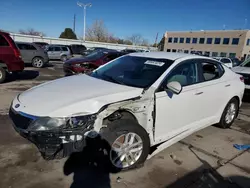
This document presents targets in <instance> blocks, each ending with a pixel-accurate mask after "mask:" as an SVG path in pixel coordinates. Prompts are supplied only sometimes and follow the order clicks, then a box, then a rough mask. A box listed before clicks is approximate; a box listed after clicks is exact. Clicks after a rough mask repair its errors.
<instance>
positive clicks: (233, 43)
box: [232, 38, 240, 45]
mask: <svg viewBox="0 0 250 188" xmlns="http://www.w3.org/2000/svg"><path fill="white" fill-rule="evenodd" d="M239 40H240V39H239V38H233V40H232V45H238V44H239Z"/></svg>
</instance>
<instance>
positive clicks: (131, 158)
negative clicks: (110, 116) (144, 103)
mask: <svg viewBox="0 0 250 188" xmlns="http://www.w3.org/2000/svg"><path fill="white" fill-rule="evenodd" d="M101 136H102V138H103V139H105V140H106V141H107V142H108V143H109V145H110V147H111V148H110V151H109V160H110V165H111V167H112V168H115V169H117V170H128V169H133V168H136V167H138V166H139V165H141V164H143V163H144V162H145V160H146V159H147V156H148V154H149V151H150V141H149V137H148V134H147V132H146V130H145V129H144V128H142V127H141V126H140V125H139V124H138V123H137V122H135V121H134V120H130V119H120V120H116V121H113V122H112V123H111V124H110V125H108V127H107V128H104V129H102V131H101Z"/></svg>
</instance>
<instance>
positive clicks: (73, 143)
mask: <svg viewBox="0 0 250 188" xmlns="http://www.w3.org/2000/svg"><path fill="white" fill-rule="evenodd" d="M152 96H153V95H151V94H149V93H146V92H145V93H143V94H142V96H140V97H136V98H132V99H128V100H124V101H120V102H116V103H112V104H107V105H105V106H103V107H102V108H101V109H100V110H99V112H97V113H96V114H95V116H94V117H95V118H94V119H91V120H88V122H85V124H86V125H87V126H84V127H76V128H68V129H61V130H57V131H40V132H39V131H38V132H27V131H26V132H23V131H20V130H17V131H18V132H19V133H20V134H21V135H22V136H23V137H25V138H27V139H28V140H30V141H31V142H32V143H34V144H35V145H36V146H37V147H38V149H39V151H40V152H41V154H42V156H43V158H44V159H46V160H52V159H55V158H57V159H58V158H63V157H67V156H69V155H70V154H71V153H73V152H80V151H82V150H83V148H84V147H85V146H86V140H87V139H88V138H97V137H98V135H99V133H100V131H101V129H103V128H106V127H107V126H108V123H109V122H110V121H113V120H115V119H112V118H110V117H112V115H114V114H115V113H117V114H119V113H120V112H123V113H124V112H126V113H128V114H131V116H132V117H134V118H135V120H136V121H137V122H138V123H139V124H140V125H141V126H142V127H143V128H144V129H145V130H146V131H147V132H148V135H149V138H150V141H151V143H152V142H153V141H154V137H153V133H154V116H153V114H154V112H153V111H154V97H152ZM78 115H79V114H78ZM116 118H120V117H119V115H118V117H116Z"/></svg>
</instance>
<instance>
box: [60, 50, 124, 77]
mask: <svg viewBox="0 0 250 188" xmlns="http://www.w3.org/2000/svg"><path fill="white" fill-rule="evenodd" d="M122 55H124V53H122V52H117V51H114V50H109V51H96V52H93V53H91V54H90V55H88V56H86V57H83V58H73V59H70V60H68V61H66V62H65V63H64V64H63V70H64V73H65V76H70V75H73V74H79V73H89V72H91V71H93V70H94V69H96V68H98V67H99V66H101V65H103V64H105V63H107V62H109V61H111V60H113V59H116V58H117V57H120V56H122Z"/></svg>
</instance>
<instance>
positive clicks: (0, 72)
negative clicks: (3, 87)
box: [0, 67, 6, 83]
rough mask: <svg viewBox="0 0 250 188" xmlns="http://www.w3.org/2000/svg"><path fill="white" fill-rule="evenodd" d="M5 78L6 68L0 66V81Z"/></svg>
mask: <svg viewBox="0 0 250 188" xmlns="http://www.w3.org/2000/svg"><path fill="white" fill-rule="evenodd" d="M5 79H6V70H5V69H4V68H1V67H0V83H3V82H4V81H5Z"/></svg>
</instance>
